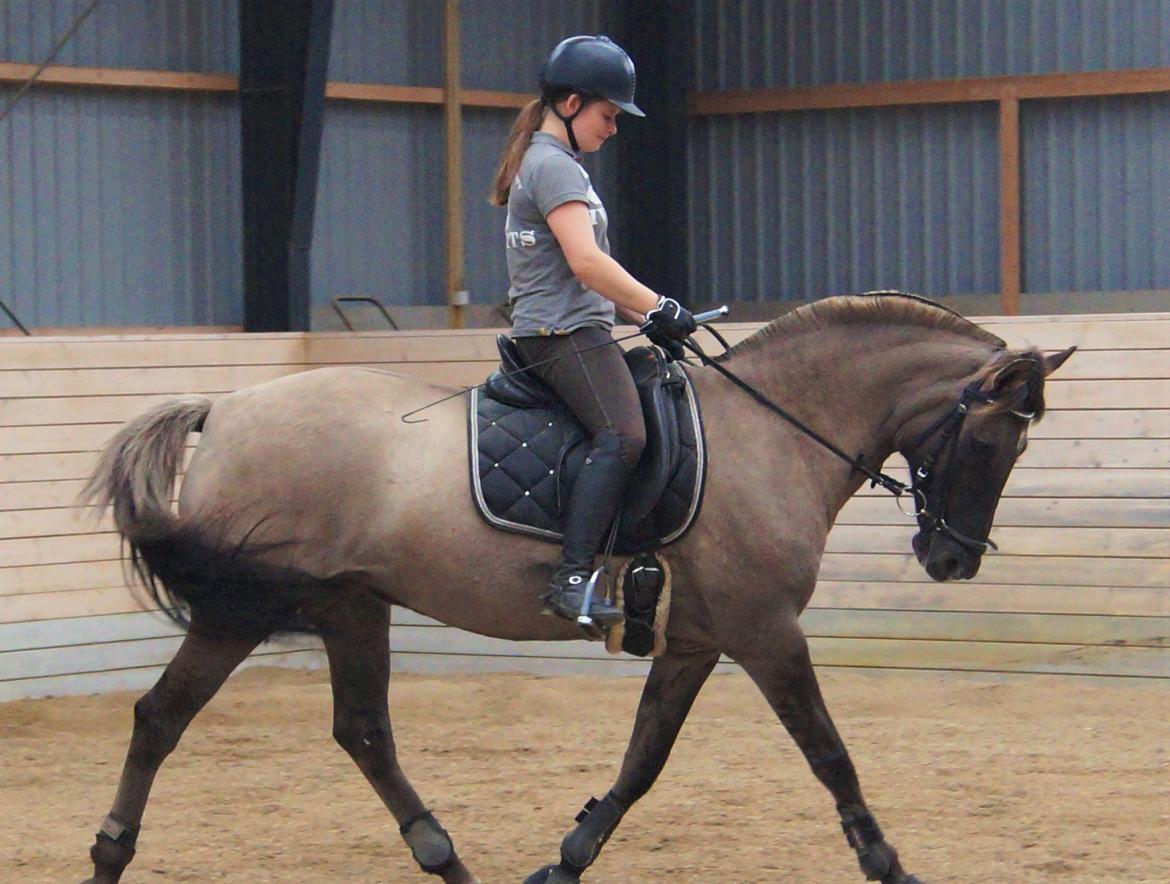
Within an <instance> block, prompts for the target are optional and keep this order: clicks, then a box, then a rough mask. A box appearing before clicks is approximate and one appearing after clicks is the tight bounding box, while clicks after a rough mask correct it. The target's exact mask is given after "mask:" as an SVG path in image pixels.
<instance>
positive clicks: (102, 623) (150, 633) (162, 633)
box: [0, 611, 183, 652]
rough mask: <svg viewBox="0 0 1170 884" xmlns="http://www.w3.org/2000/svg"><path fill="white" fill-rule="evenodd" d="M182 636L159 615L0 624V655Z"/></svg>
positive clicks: (111, 616) (173, 625) (72, 618)
mask: <svg viewBox="0 0 1170 884" xmlns="http://www.w3.org/2000/svg"><path fill="white" fill-rule="evenodd" d="M176 635H177V636H182V635H183V631H182V630H181V629H179V628H178V627H177V626H176V625H175V624H174V623H172V622H171V621H170V620H168V619H167V618H166V617H165V616H163V614H161V613H160V612H158V611H149V612H148V611H136V612H133V613H129V614H103V615H100V616H95V617H83V616H66V617H57V618H54V619H51V620H40V621H31V622H22V623H5V624H0V652H10V651H30V650H35V649H37V648H42V649H49V648H68V647H71V646H73V645H94V644H106V643H112V642H129V641H140V640H143V639H155V638H167V637H170V636H176Z"/></svg>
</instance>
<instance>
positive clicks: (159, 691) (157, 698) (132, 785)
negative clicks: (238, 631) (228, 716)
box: [87, 624, 259, 884]
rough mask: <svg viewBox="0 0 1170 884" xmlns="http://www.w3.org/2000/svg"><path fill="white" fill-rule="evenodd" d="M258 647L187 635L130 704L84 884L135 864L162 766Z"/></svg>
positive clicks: (109, 878) (105, 882)
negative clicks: (113, 787)
mask: <svg viewBox="0 0 1170 884" xmlns="http://www.w3.org/2000/svg"><path fill="white" fill-rule="evenodd" d="M196 628H198V625H197V624H196ZM257 644H259V642H258V641H255V640H251V639H232V640H225V639H215V638H207V637H203V636H200V635H198V634H197V633H189V634H188V635H187V637H186V638H185V639H184V640H183V643H182V645H180V647H179V650H178V653H176V654H175V657H174V659H173V660H171V662H170V664H169V665H168V666H167V668H166V670H165V671H164V672H163V674H162V677H161V678H160V679H159V680H158V683H157V684H155V686H154V687H153V688H151V689H150V690H149V691H147V692H146V694H144V695H143V696H142V698H141V699H140V700H139V701H138V702H137V703H135V704H134V733H133V736H131V738H130V749H129V750H128V751H127V753H126V763H125V766H124V767H123V768H122V779H121V781H120V782H119V784H118V794H117V796H116V797H115V798H114V806H113V808H112V809H111V810H110V815H109V816H108V817H106V820H105V822H104V823H103V824H102V827H101V830H100V831H99V832H98V834H97V840H96V842H95V843H94V845H93V847H92V848H90V851H89V854H90V857H91V858H92V859H93V864H94V875H93V877H92V878H90V879H89V881H88V882H87V884H114V882H116V881H118V879H119V878H121V877H122V871H123V870H124V869H125V868H126V866H127V865H128V864H129V862H130V860H131V859H133V858H134V849H135V842H136V841H137V839H138V829H139V826H140V824H141V822H142V812H143V810H144V809H145V807H146V800H147V798H148V797H149V795H150V787H151V784H152V783H153V782H154V777H155V774H156V773H158V769H159V767H160V766H161V765H162V763H163V760H164V759H165V758H166V757H167V756H168V755H169V754H170V753H171V750H173V749H174V748H175V745H176V744H177V743H178V742H179V737H181V736H182V734H183V731H184V730H186V728H187V725H188V724H190V723H191V719H193V718H194V717H195V715H196V713H198V712H199V710H200V709H202V708H203V707H204V706H205V705H206V704H207V701H208V700H210V699H211V698H212V697H214V696H215V693H216V691H218V690H219V689H220V687H221V686H222V685H223V683H224V681H225V680H226V679H227V677H228V676H229V675H231V674H232V671H233V670H234V669H235V668H236V666H238V665H239V664H240V662H241V661H242V660H243V659H244V658H245V657H247V656H248V654H249V653H251V651H252V649H253V648H255V647H256V645H257Z"/></svg>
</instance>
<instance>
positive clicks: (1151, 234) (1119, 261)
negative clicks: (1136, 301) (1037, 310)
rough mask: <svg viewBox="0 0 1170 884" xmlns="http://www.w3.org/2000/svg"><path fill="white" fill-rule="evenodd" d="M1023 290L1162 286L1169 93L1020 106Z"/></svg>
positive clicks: (1169, 243) (1169, 260) (1169, 205)
mask: <svg viewBox="0 0 1170 884" xmlns="http://www.w3.org/2000/svg"><path fill="white" fill-rule="evenodd" d="M1021 138H1022V141H1023V145H1024V150H1023V158H1022V173H1021V176H1022V178H1023V186H1024V193H1023V210H1024V211H1023V216H1024V244H1025V248H1024V256H1023V257H1024V288H1025V290H1026V291H1034V292H1063V291H1125V290H1142V289H1164V288H1170V95H1165V94H1162V95H1138V96H1125V97H1118V98H1108V99H1105V98H1100V99H1081V100H1077V101H1036V102H1028V103H1027V104H1024V105H1022V113H1021Z"/></svg>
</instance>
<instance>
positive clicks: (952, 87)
mask: <svg viewBox="0 0 1170 884" xmlns="http://www.w3.org/2000/svg"><path fill="white" fill-rule="evenodd" d="M1153 92H1170V68H1149V69H1143V70H1132V71H1091V72H1087V73H1075V74H1037V75H1034V76H1018V77H972V78H967V79H962V80H922V81H899V82H895V83H839V84H832V85H828V86H806V87H800V88H794V89H736V90H727V91H719V92H694V93H691V95H690V96H689V97H688V101H687V113H688V114H690V115H691V116H710V115H714V114H754V113H769V112H772V111H800V110H835V109H840V108H859V107H889V106H895V105H913V104H954V103H963V102H971V101H999V100H1000V99H1003V98H1005V97H1009V96H1010V97H1015V98H1018V99H1031V98H1083V97H1087V96H1099V95H1135V94H1145V93H1153Z"/></svg>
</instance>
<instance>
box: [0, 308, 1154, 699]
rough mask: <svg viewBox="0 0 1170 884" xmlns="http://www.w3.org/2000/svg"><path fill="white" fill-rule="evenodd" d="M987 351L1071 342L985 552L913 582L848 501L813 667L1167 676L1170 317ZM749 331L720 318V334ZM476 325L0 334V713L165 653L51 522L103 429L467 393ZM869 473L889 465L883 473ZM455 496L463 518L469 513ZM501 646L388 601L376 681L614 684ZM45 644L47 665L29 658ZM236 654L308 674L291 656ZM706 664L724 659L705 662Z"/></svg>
mask: <svg viewBox="0 0 1170 884" xmlns="http://www.w3.org/2000/svg"><path fill="white" fill-rule="evenodd" d="M982 324H983V325H984V327H986V328H988V329H989V330H991V331H993V332H995V333H996V334H999V335H1000V336H1001V337H1003V338H1005V339H1006V340H1007V342H1008V343H1009V345H1011V346H1022V345H1028V344H1034V345H1037V346H1039V347H1040V348H1041V349H1045V350H1056V349H1060V348H1063V347H1065V346H1068V345H1069V344H1076V345H1077V346H1078V347H1079V351H1078V352H1077V354H1076V355H1075V357H1074V358H1073V359H1071V360H1070V361H1069V362H1068V363H1067V364H1066V365H1065V366H1064V367H1063V368H1062V369H1061V371H1060V372H1059V373H1058V374H1056V375H1054V376H1053V377H1052V378H1051V379H1049V382H1048V390H1047V398H1048V403H1049V413H1048V415H1047V416H1046V417H1045V419H1044V420H1043V421H1042V422H1041V423H1039V424H1038V425H1035V426H1034V427H1033V428H1032V429H1031V432H1030V442H1029V447H1028V451H1027V452H1026V453H1025V454H1024V456H1023V458H1022V459H1021V461H1020V463H1019V465H1018V466H1017V467H1016V469H1015V470H1014V472H1013V474H1012V476H1011V479H1010V480H1009V483H1008V487H1007V490H1006V492H1005V494H1004V498H1003V500H1002V502H1001V505H1000V508H999V511H998V514H997V516H996V526H995V532H994V537H995V539H996V540H997V542H999V544H1000V547H1001V549H1000V552H999V553H993V554H989V555H988V556H987V558H986V560H985V562H984V565H983V568H982V570H981V572H980V574H979V576H978V578H977V579H976V580H975V581H973V582H970V583H954V584H933V583H930V582H928V581H927V578H926V577H925V575H923V574H922V573H921V570H920V569H919V567H918V565H917V564H916V563H915V562H914V561H913V557H912V556H911V555H910V554H909V552H908V550H909V537H910V535H911V534H912V533H913V528H912V524H911V522H910V520H907V519H905V518H904V517H903V516H901V515H900V514H899V513H898V511H897V509H896V508H895V507H894V505H893V503H892V502H891V501H890V500H889V499H887V496H886V495H885V494H883V493H881V491H880V489H879V490H876V491H870V490H863V491H862V492H861V493H860V494H858V495H857V497H856V498H854V499H853V500H852V501H851V502H850V503H849V504H848V505H847V506H846V508H845V510H844V511H843V512H842V514H841V517H840V518H839V520H838V524H837V526H836V527H835V528H834V529H833V532H832V534H831V535H830V537H829V545H828V549H827V553H826V555H825V558H824V561H823V566H822V570H821V574H820V582H819V583H818V587H817V591H816V594H815V595H814V596H813V599H812V603H811V606H810V608H809V609H808V610H807V611H806V613H805V614H804V616H803V618H802V624H803V626H804V629H805V631H806V632H807V634H808V635H809V636H810V640H811V644H812V651H813V656H814V661H815V662H816V663H817V664H818V665H820V666H822V667H824V666H865V667H884V666H896V667H899V668H907V667H909V668H924V669H954V670H977V671H979V670H987V671H1006V672H1051V673H1070V674H1093V675H1121V676H1139V677H1154V678H1165V677H1168V676H1170V649H1167V648H1166V646H1165V640H1164V636H1166V635H1167V634H1170V534H1168V532H1167V530H1166V529H1167V527H1170V316H1168V315H1167V314H1125V315H1107V316H1106V315H1088V316H1052V317H1018V318H1010V319H1009V318H1001V319H994V320H985V321H983V322H982ZM757 327H758V326H757V325H755V324H735V323H731V324H726V325H723V326H721V328H722V330H723V331H724V333H725V334H726V335H727V336H728V337H729V339H730V340H732V341H733V342H734V341H736V340H739V339H742V338H743V337H746V336H747V335H748V334H750V333H751V332H752V331H754V330H755V329H756V328H757ZM495 362H496V349H495V344H494V334H493V333H491V332H403V333H388V334H350V335H345V334H310V335H305V334H297V333H292V334H271V335H249V336H247V337H244V336H239V335H226V336H225V335H165V336H157V337H150V336H144V337H133V338H125V339H122V338H102V337H94V338H26V339H16V338H13V339H6V340H5V341H4V342H3V343H0V384H3V385H4V388H3V391H2V393H0V395H2V396H3V404H2V405H0V483H2V485H3V488H4V494H3V496H2V497H0V569H3V574H4V580H3V582H2V584H0V699H12V698H17V697H28V696H42V695H48V694H59V693H86V692H91V691H100V690H113V689H118V688H140V687H145V686H147V685H149V684H151V683H153V682H154V680H155V679H156V678H157V676H158V674H159V672H161V668H162V666H163V665H164V664H165V663H166V662H167V661H168V660H169V659H170V658H171V656H172V655H173V653H174V650H175V648H176V647H177V645H178V642H179V637H178V635H177V634H176V632H175V630H174V629H173V628H172V627H170V626H169V625H168V624H167V623H165V622H164V621H163V620H162V619H161V618H158V617H156V616H154V615H152V614H149V613H143V612H141V611H140V610H139V608H138V607H137V604H136V602H135V601H134V600H133V599H132V597H131V596H130V594H129V593H128V592H127V591H126V589H125V587H124V582H123V573H122V567H121V565H120V563H119V544H118V540H117V537H116V535H115V534H113V533H112V531H111V526H110V524H109V522H108V521H105V522H103V523H101V524H98V525H96V526H95V525H93V524H91V523H90V522H89V521H87V519H86V518H85V516H84V515H83V514H81V513H79V512H78V511H76V510H75V509H73V508H72V504H73V502H74V498H75V497H76V494H77V492H78V491H79V490H80V488H81V485H82V484H83V481H84V479H85V477H87V476H88V475H89V473H90V472H91V471H92V468H93V465H94V462H95V459H96V456H97V452H98V450H99V449H100V448H101V447H102V446H103V445H104V444H105V442H106V441H107V440H108V439H109V438H110V436H112V434H113V433H114V431H115V430H116V429H117V428H118V427H119V426H120V425H121V424H122V423H123V422H124V421H126V420H128V419H129V418H131V417H134V416H135V415H137V414H139V413H141V412H142V411H143V410H145V409H146V408H147V407H149V406H151V405H154V404H157V403H159V402H162V401H165V400H167V399H170V398H173V397H174V396H175V395H176V394H181V393H200V394H203V395H207V396H210V397H212V398H214V397H215V396H216V395H218V394H222V393H223V392H226V391H230V390H233V389H237V388H240V387H244V386H248V385H251V384H255V383H258V382H261V381H265V380H269V379H271V378H275V377H278V376H281V375H285V374H290V373H294V372H299V371H303V370H305V369H307V368H312V367H318V366H321V365H328V364H347V363H349V364H353V363H357V364H376V365H380V366H382V367H386V368H390V369H393V370H394V371H398V372H402V373H406V374H411V375H416V376H419V377H423V378H426V379H428V380H432V381H437V382H442V383H456V384H475V383H478V382H480V381H482V380H483V379H484V377H486V375H487V374H488V372H489V371H490V370H491V369H492V368H493V367H494V365H495ZM888 468H890V469H895V470H900V469H903V468H902V467H901V465H900V464H897V463H891V464H889V465H888ZM469 505H470V504H469ZM539 644H540V646H539V647H532V646H529V645H514V644H512V643H509V642H503V641H498V640H495V639H488V638H483V637H478V636H473V635H470V634H465V633H461V632H459V631H457V630H452V629H450V628H449V627H445V626H440V625H438V624H436V623H434V622H433V621H430V620H427V619H425V618H421V617H419V616H417V615H414V614H412V613H410V612H408V611H403V610H397V609H396V610H395V612H394V625H393V627H392V645H393V648H394V657H395V659H394V666H395V668H396V670H399V671H412V670H413V671H421V672H427V671H431V672H436V671H448V670H475V671H484V670H492V669H497V670H498V669H503V670H523V671H529V672H543V673H554V672H555V673H569V672H590V673H604V672H612V673H631V672H642V671H644V670H645V667H646V664H645V663H644V662H642V661H636V660H631V659H618V660H613V659H607V655H606V654H605V651H604V650H603V649H602V648H601V647H600V646H599V645H596V644H586V643H580V642H573V643H565V644H550V643H539ZM48 648H52V649H53V650H52V651H48V650H47V649H48ZM250 662H253V663H279V664H282V665H296V666H316V665H319V664H320V663H321V658H320V654H319V652H318V651H317V650H315V649H314V648H313V646H312V645H311V644H308V643H306V644H302V645H298V646H292V647H290V646H264V647H262V648H261V649H260V650H259V651H257V652H256V653H255V654H254V655H253V656H252V658H251V659H250ZM721 665H725V664H721Z"/></svg>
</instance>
